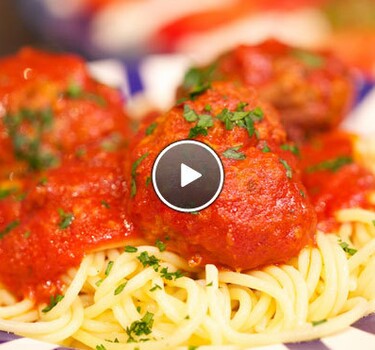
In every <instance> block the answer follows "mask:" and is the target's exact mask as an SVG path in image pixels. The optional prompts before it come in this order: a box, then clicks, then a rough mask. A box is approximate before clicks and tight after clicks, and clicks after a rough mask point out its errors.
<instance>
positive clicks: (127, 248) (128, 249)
mask: <svg viewBox="0 0 375 350" xmlns="http://www.w3.org/2000/svg"><path fill="white" fill-rule="evenodd" d="M124 251H125V252H126V253H136V252H137V251H138V248H137V247H133V246H131V245H127V246H125V248H124Z"/></svg>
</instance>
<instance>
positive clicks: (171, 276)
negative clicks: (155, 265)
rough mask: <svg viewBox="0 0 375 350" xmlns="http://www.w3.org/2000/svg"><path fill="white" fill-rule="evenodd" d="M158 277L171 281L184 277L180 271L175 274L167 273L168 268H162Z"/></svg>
mask: <svg viewBox="0 0 375 350" xmlns="http://www.w3.org/2000/svg"><path fill="white" fill-rule="evenodd" d="M160 276H161V277H162V278H165V279H166V280H170V281H171V280H172V279H175V280H176V279H177V278H181V277H183V276H184V274H183V273H182V271H181V270H177V271H176V272H169V271H168V268H167V267H163V268H162V269H161V270H160Z"/></svg>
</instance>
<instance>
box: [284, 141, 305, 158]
mask: <svg viewBox="0 0 375 350" xmlns="http://www.w3.org/2000/svg"><path fill="white" fill-rule="evenodd" d="M280 148H281V149H282V150H284V151H290V152H292V153H293V154H295V155H296V156H300V151H299V148H298V147H297V146H296V145H291V144H288V143H284V144H283V145H281V146H280Z"/></svg>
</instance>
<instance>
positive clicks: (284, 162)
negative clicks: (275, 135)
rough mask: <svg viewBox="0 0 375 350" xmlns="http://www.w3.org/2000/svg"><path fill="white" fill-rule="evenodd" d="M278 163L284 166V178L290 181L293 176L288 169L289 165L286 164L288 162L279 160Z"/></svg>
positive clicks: (290, 169) (289, 168)
mask: <svg viewBox="0 0 375 350" xmlns="http://www.w3.org/2000/svg"><path fill="white" fill-rule="evenodd" d="M279 161H280V163H281V164H282V165H283V166H284V168H285V170H286V177H287V178H289V179H291V178H292V176H293V171H292V168H291V167H290V165H289V164H288V162H287V161H286V160H284V159H281V158H280V159H279Z"/></svg>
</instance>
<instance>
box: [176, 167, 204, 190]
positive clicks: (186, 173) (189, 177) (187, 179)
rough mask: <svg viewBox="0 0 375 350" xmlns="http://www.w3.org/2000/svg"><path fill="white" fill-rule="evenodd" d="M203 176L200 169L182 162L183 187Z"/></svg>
mask: <svg viewBox="0 0 375 350" xmlns="http://www.w3.org/2000/svg"><path fill="white" fill-rule="evenodd" d="M201 176H202V174H201V173H198V171H196V170H194V169H192V168H190V167H189V166H187V165H186V164H184V163H181V187H185V186H187V185H189V184H190V183H192V182H193V181H195V180H197V179H199V178H200V177H201Z"/></svg>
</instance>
